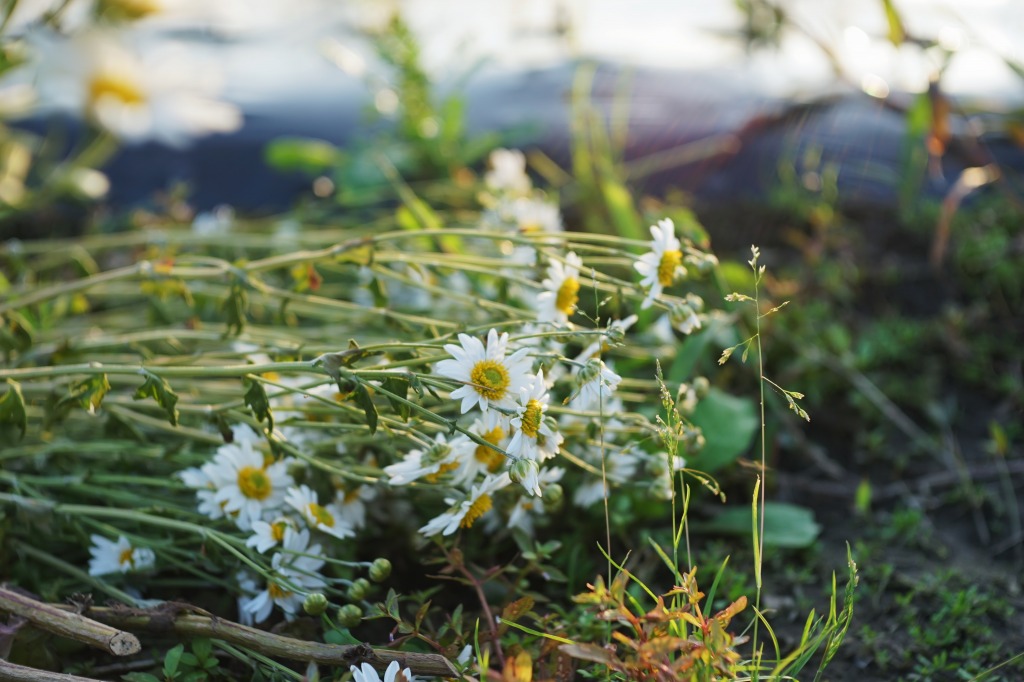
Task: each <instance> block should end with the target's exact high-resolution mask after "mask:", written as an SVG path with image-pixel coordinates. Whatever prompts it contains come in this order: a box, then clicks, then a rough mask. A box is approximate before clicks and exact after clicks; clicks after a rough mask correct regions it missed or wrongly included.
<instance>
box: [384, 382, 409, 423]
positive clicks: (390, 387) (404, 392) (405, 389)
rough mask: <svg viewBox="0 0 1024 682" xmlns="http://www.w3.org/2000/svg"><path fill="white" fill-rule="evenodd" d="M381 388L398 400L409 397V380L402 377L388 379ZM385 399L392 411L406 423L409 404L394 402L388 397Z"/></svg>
mask: <svg viewBox="0 0 1024 682" xmlns="http://www.w3.org/2000/svg"><path fill="white" fill-rule="evenodd" d="M381 387H382V388H383V389H384V390H386V391H388V392H389V393H394V394H395V395H396V396H398V397H399V398H407V397H408V395H409V380H408V379H406V378H404V377H388V378H387V379H385V380H384V382H383V383H382V384H381ZM387 399H388V402H389V403H391V407H392V409H394V411H395V412H397V413H398V415H399V416H400V417H401V418H402V421H408V420H409V409H410V408H409V403H407V402H403V401H402V400H396V399H395V398H393V397H392V396H390V395H388V396H387Z"/></svg>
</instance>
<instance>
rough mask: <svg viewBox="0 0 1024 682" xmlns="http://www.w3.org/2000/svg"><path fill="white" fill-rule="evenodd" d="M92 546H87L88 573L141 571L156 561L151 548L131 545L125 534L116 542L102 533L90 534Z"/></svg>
mask: <svg viewBox="0 0 1024 682" xmlns="http://www.w3.org/2000/svg"><path fill="white" fill-rule="evenodd" d="M89 539H90V540H92V547H90V548H89V554H90V555H92V558H91V559H89V575H107V574H108V573H127V572H129V571H142V570H145V569H147V568H150V567H152V566H153V564H154V563H156V555H155V554H153V550H151V549H147V548H145V547H132V544H131V542H129V541H128V538H126V537H125V536H123V535H122V536H120V537H118V538H117V542H114V541H113V540H108V539H107V538H105V537H103V536H102V535H91V536H89Z"/></svg>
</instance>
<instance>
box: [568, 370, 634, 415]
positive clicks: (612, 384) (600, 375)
mask: <svg viewBox="0 0 1024 682" xmlns="http://www.w3.org/2000/svg"><path fill="white" fill-rule="evenodd" d="M620 381H622V377H620V376H619V375H618V374H616V373H615V372H613V371H612V370H611V368H610V367H608V366H607V365H606V364H604V361H603V360H599V359H598V358H591V359H589V360H587V362H586V364H585V365H584V366H583V367H582V368H580V370H579V371H578V372H577V373H576V383H577V386H578V389H577V392H576V394H575V395H574V396H573V397H572V400H571V401H570V402H569V404H570V405H571V406H572V407H573V409H577V410H589V409H590V408H591V407H593V406H594V405H600V404H602V403H605V402H606V401H607V400H608V398H610V397H611V395H612V393H614V392H615V389H616V388H618V386H619V382H620Z"/></svg>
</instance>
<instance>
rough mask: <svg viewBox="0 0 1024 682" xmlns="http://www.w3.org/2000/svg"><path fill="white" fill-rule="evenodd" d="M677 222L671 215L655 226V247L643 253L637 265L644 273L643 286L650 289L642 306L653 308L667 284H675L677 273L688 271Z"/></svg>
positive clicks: (652, 234) (641, 282)
mask: <svg viewBox="0 0 1024 682" xmlns="http://www.w3.org/2000/svg"><path fill="white" fill-rule="evenodd" d="M675 230H676V227H675V224H674V223H673V222H672V220H671V218H665V219H664V220H660V221H658V224H657V225H651V237H653V239H652V241H651V250H650V251H648V252H647V253H645V254H644V255H642V256H640V260H638V261H637V262H636V263H633V267H634V268H635V269H636V271H637V272H638V273H640V277H641V279H640V286H641V287H643V288H644V289H645V290H646V291H647V296H646V297H645V298H644V300H643V303H641V304H640V307H641V308H644V309H646V308H649V307H651V303H653V302H654V299H656V298H658V297H659V296H661V292H662V291H663V290H664V288H665V287H667V286H671V285H672V283H673V282H674V281H675V279H676V275H677V274H680V275H683V274H686V268H684V267H683V252H682V250H681V245H680V243H679V240H678V239H676V235H675Z"/></svg>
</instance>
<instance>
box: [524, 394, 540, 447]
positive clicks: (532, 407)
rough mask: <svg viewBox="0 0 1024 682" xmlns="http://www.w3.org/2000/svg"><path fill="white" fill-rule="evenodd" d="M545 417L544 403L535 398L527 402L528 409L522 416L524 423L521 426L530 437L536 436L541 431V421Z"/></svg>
mask: <svg viewBox="0 0 1024 682" xmlns="http://www.w3.org/2000/svg"><path fill="white" fill-rule="evenodd" d="M543 417H544V403H542V402H541V401H539V400H536V399H534V398H531V399H530V402H528V403H526V410H524V411H523V416H522V417H521V420H522V423H521V424H520V426H519V428H521V429H522V430H523V433H525V434H526V435H527V436H529V437H530V438H536V437H537V433H538V432H539V431H540V421H541V419H542V418H543Z"/></svg>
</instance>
